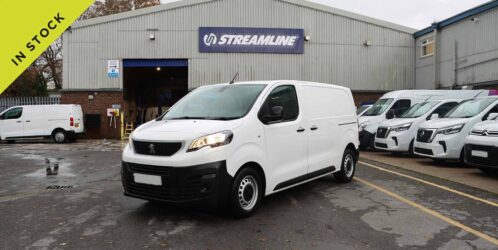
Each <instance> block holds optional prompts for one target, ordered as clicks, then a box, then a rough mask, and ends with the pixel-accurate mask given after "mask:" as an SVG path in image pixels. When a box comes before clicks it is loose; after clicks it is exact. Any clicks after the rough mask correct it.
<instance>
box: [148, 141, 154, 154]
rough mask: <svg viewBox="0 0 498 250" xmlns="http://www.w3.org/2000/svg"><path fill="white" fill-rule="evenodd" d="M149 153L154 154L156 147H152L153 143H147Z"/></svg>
mask: <svg viewBox="0 0 498 250" xmlns="http://www.w3.org/2000/svg"><path fill="white" fill-rule="evenodd" d="M149 153H150V154H156V149H155V148H154V144H152V143H151V144H149Z"/></svg>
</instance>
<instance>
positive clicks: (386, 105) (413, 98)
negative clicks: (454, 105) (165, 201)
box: [358, 90, 489, 149]
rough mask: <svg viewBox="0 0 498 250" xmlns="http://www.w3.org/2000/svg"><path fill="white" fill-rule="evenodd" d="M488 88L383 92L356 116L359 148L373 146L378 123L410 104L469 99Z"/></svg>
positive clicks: (407, 107)
mask: <svg viewBox="0 0 498 250" xmlns="http://www.w3.org/2000/svg"><path fill="white" fill-rule="evenodd" d="M488 94H489V91H488V90H398V91H392V92H389V93H386V94H384V95H383V96H382V97H381V98H380V99H379V100H378V101H377V102H376V103H375V104H374V105H373V106H372V107H371V108H370V109H369V110H368V111H367V112H365V113H364V114H363V115H361V116H360V117H359V118H358V123H359V130H360V146H361V148H371V149H373V148H374V142H375V134H376V133H377V129H378V128H379V125H380V124H381V123H382V122H383V121H385V120H390V119H393V118H396V117H399V116H400V115H401V114H402V113H403V112H405V111H406V110H407V109H409V108H410V107H411V106H413V105H415V104H417V103H420V102H423V101H426V100H428V98H430V100H445V99H469V98H473V97H476V96H487V95H488Z"/></svg>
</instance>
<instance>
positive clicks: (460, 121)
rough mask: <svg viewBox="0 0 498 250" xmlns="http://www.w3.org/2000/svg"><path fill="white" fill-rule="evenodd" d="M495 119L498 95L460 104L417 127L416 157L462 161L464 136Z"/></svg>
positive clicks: (497, 111) (497, 113) (497, 108)
mask: <svg viewBox="0 0 498 250" xmlns="http://www.w3.org/2000/svg"><path fill="white" fill-rule="evenodd" d="M497 116H498V96H489V97H480V98H475V99H471V100H466V101H463V102H461V103H460V104H459V105H458V106H456V107H454V108H453V109H452V110H451V111H450V112H448V114H446V115H445V116H444V117H443V118H442V119H436V120H431V121H427V122H425V123H422V125H420V128H419V130H418V132H417V139H416V140H415V147H414V151H415V154H417V155H421V156H425V157H430V158H432V159H434V160H435V161H445V160H460V161H462V162H463V160H464V145H465V137H467V135H469V133H470V130H471V129H472V128H473V127H474V125H476V124H477V123H479V122H482V121H486V120H492V119H495V118H496V117H497Z"/></svg>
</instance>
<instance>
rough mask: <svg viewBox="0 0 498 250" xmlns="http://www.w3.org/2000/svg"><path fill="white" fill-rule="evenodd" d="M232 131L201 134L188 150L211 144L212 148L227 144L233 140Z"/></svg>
mask: <svg viewBox="0 0 498 250" xmlns="http://www.w3.org/2000/svg"><path fill="white" fill-rule="evenodd" d="M232 138H233V133H232V131H222V132H218V133H214V134H210V135H205V136H201V137H199V138H197V139H195V140H194V141H193V142H192V143H191V144H190V146H189V147H188V149H187V152H192V151H196V150H199V149H201V148H203V147H206V146H210V147H212V148H215V147H219V146H223V145H227V144H228V143H230V142H231V141H232Z"/></svg>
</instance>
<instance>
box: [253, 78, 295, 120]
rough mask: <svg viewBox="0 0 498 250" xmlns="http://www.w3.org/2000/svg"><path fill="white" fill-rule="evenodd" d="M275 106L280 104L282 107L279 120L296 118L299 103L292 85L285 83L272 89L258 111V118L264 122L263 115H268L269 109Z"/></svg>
mask: <svg viewBox="0 0 498 250" xmlns="http://www.w3.org/2000/svg"><path fill="white" fill-rule="evenodd" d="M275 106H282V107H283V108H284V110H283V115H284V118H283V119H282V120H281V121H280V122H287V121H293V120H296V119H297V116H298V115H299V105H298V101H297V95H296V89H295V88H294V86H290V85H285V86H278V87H276V88H275V89H273V90H272V92H271V93H270V95H269V96H268V98H267V99H266V101H265V103H264V104H263V106H262V107H261V110H260V111H259V114H258V118H259V120H260V121H261V122H263V123H266V119H265V117H268V116H269V115H270V111H271V110H272V108H273V107H275Z"/></svg>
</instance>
